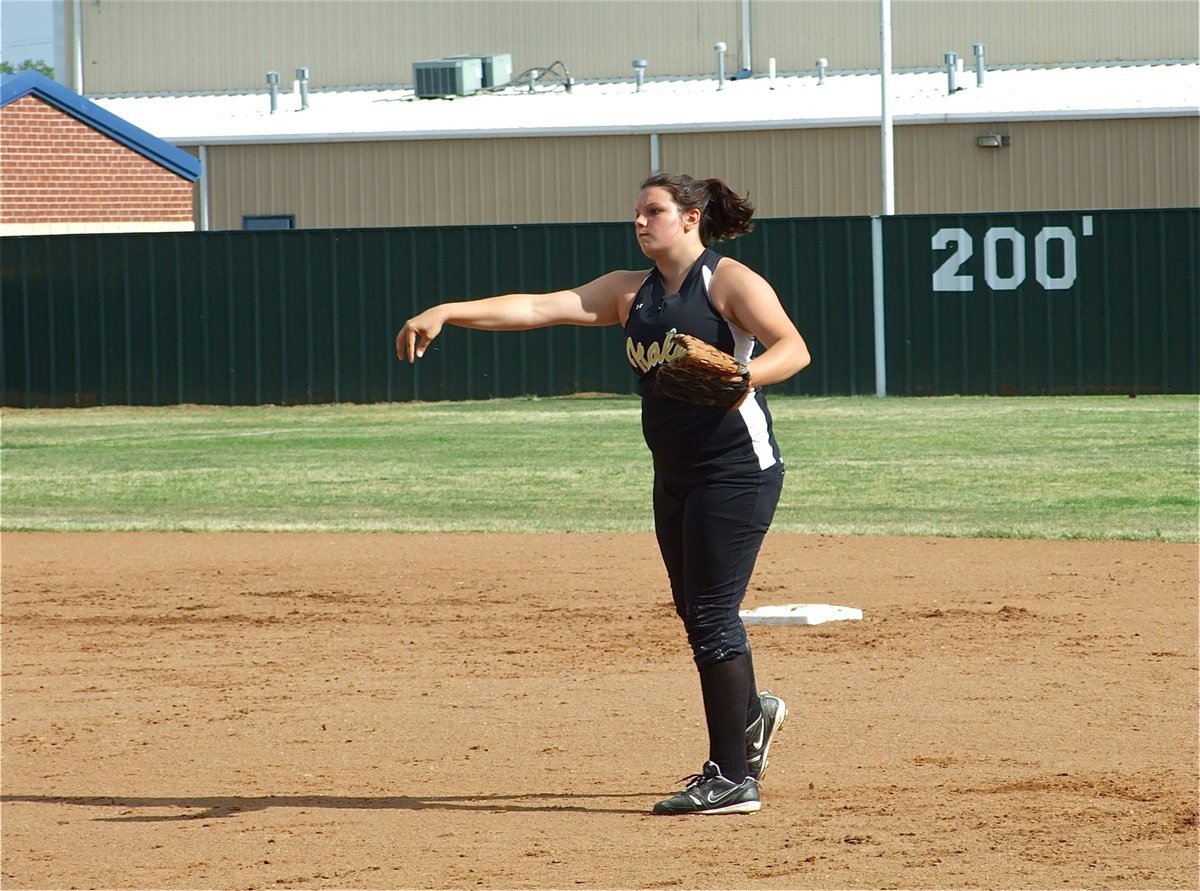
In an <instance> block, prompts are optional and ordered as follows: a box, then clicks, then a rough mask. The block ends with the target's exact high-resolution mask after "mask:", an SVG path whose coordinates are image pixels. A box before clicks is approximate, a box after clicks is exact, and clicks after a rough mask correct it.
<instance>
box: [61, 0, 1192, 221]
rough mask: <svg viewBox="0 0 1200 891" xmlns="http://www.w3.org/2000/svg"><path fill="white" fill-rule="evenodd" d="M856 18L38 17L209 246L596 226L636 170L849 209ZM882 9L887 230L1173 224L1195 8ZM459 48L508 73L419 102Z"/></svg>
mask: <svg viewBox="0 0 1200 891" xmlns="http://www.w3.org/2000/svg"><path fill="white" fill-rule="evenodd" d="M879 8H880V4H879V2H878V0H696V2H691V0H646V2H641V3H624V2H620V3H614V2H611V0H557V2H554V3H548V2H541V0H499V2H487V0H485V2H467V0H396V2H358V0H337V2H332V0H316V2H267V0H264V2H260V0H236V2H225V0H196V2H193V0H103V2H102V3H79V2H74V0H66V2H65V4H64V11H65V12H67V13H69V19H70V22H69V27H68V34H69V35H70V41H71V43H72V46H73V47H74V49H75V50H76V52H75V53H74V54H72V58H73V59H74V60H75V62H74V63H73V65H72V70H71V76H72V77H76V78H78V79H79V80H80V81H81V84H80V86H81V87H82V89H83V91H84V92H86V93H87V94H88V95H89V96H92V97H94V98H96V101H98V102H100V103H101V104H102V105H104V107H106V108H108V109H109V110H111V111H113V112H114V113H116V114H119V115H121V116H122V117H125V118H127V119H129V120H131V121H134V122H135V123H138V124H139V125H140V126H142V127H144V128H146V129H148V130H150V131H151V132H154V133H155V134H157V135H159V136H161V137H163V138H165V139H167V140H168V141H170V142H172V143H173V144H175V145H178V146H180V147H183V148H186V149H187V150H189V151H192V152H193V153H195V154H196V155H197V156H199V157H200V159H201V161H202V164H203V167H204V176H203V179H202V181H201V184H200V188H199V189H198V194H197V219H198V220H199V221H200V225H201V227H202V228H213V229H230V228H243V227H254V226H296V227H301V228H312V227H340V226H347V227H359V226H410V225H459V224H497V223H500V224H507V223H541V222H568V221H585V222H596V221H614V220H623V219H627V218H628V216H629V213H630V210H629V205H630V203H631V200H632V198H631V195H632V192H633V190H634V189H635V188H636V184H637V183H638V182H640V181H641V179H642V178H644V176H645V175H646V174H647V173H649V172H650V171H652V170H655V169H677V170H686V171H688V172H691V173H694V174H696V175H701V176H710V175H711V176H720V177H722V178H724V179H727V180H728V181H729V182H730V183H731V184H733V185H734V186H735V187H736V188H738V189H739V190H741V191H748V192H749V193H750V194H751V195H752V197H753V199H754V200H755V202H756V204H757V205H758V208H759V214H760V215H761V216H775V217H793V216H829V215H857V214H876V213H879V212H880V211H881V208H882V187H881V184H880V167H881V158H882V155H881V144H880V127H879V121H880V93H881V90H880V78H879V74H878V65H879V31H880V23H879ZM891 9H892V32H893V47H894V53H893V65H894V66H895V69H896V75H895V77H894V78H893V79H892V88H891V89H892V94H893V95H894V114H895V125H896V127H895V136H894V156H895V170H896V177H895V211H896V212H898V213H943V212H949V213H960V212H971V211H1022V210H1034V209H1036V210H1043V209H1059V208H1119V207H1146V208H1157V207H1175V206H1193V205H1196V204H1200V174H1198V173H1197V170H1198V169H1200V163H1198V161H1200V96H1198V94H1197V83H1198V82H1200V78H1198V77H1197V59H1198V58H1200V37H1198V36H1197V35H1198V34H1200V4H1196V3H1194V2H1191V0H1130V2H1125V0H1080V2H1070V3H1046V2H1044V0H989V2H987V3H973V2H960V0H892V3H891ZM615 10H619V12H620V14H619V15H618V14H614V11H615ZM76 36H78V38H79V39H78V40H75V37H76ZM722 44H723V45H724V46H725V51H724V52H723V53H722V52H718V51H717V50H716V47H717V46H719V45H722ZM197 48H203V50H202V51H201V50H198V49H197ZM472 53H483V54H485V57H495V56H507V57H510V58H511V62H512V76H511V80H510V81H509V82H508V83H507V84H500V85H499V86H494V87H493V88H490V89H489V88H485V87H483V85H482V84H479V85H478V87H479V88H478V89H477V88H475V87H471V88H469V89H464V90H462V92H464V93H470V95H455V97H454V98H452V99H434V98H424V97H421V98H418V94H419V92H420V91H419V90H414V86H415V85H416V80H417V78H416V76H415V72H416V70H417V67H418V66H419V65H421V64H422V63H428V62H433V63H438V62H443V61H445V60H449V59H452V58H453V57H461V56H463V55H470V54H472ZM635 60H642V61H645V62H646V63H647V64H646V66H644V67H642V66H639V67H638V68H635V67H634V66H633V62H634V61H635ZM948 60H952V61H949V62H948ZM820 61H824V63H825V64H823V65H819V64H818V63H819V62H820ZM977 63H978V64H979V65H980V66H981V71H982V79H981V78H980V75H979V74H977V72H976V64H977ZM268 72H274V73H275V77H274V78H271V79H274V80H276V81H277V83H276V84H273V85H268V77H269V75H268ZM772 72H773V73H774V75H775V76H772ZM272 105H273V106H274V109H275V110H274V113H272V111H271V107H272Z"/></svg>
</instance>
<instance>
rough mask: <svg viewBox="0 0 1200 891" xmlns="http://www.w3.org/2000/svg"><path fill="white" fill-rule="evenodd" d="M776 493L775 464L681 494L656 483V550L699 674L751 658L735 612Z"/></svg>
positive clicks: (779, 476)
mask: <svg viewBox="0 0 1200 891" xmlns="http://www.w3.org/2000/svg"><path fill="white" fill-rule="evenodd" d="M782 488H783V466H782V465H779V464H777V465H775V466H774V467H770V468H768V469H767V470H764V471H761V472H759V473H756V474H750V475H746V476H740V477H735V478H733V479H725V480H717V481H713V482H706V483H698V484H693V485H687V486H684V485H679V484H676V483H673V482H671V481H669V480H666V479H663V478H661V477H659V476H657V475H656V476H655V480H654V529H655V534H656V535H657V537H658V547H659V550H660V551H661V552H662V558H663V562H664V563H665V564H666V568H667V575H668V577H669V578H670V581H671V594H672V596H673V597H674V600H675V611H676V612H677V613H678V614H679V617H680V618H681V619H682V620H683V626H684V628H685V630H686V631H687V636H688V643H689V644H690V645H691V648H692V655H693V657H694V658H695V660H696V665H697V666H698V667H700V668H704V667H705V666H707V665H713V664H715V663H717V662H722V661H724V660H726V659H731V658H733V657H734V656H738V655H740V654H742V653H745V652H747V651H748V650H749V642H748V640H747V638H746V628H745V626H744V625H743V624H742V620H741V617H740V616H739V615H738V612H739V609H740V608H741V604H742V599H743V598H744V597H745V595H746V588H747V586H748V585H749V584H750V576H751V574H752V573H753V572H754V564H755V562H756V561H757V559H758V552H759V550H760V549H761V547H762V542H763V536H765V535H766V533H767V529H768V528H769V527H770V525H771V520H772V519H773V518H774V516H775V507H776V505H778V503H779V495H780V492H781V491H782Z"/></svg>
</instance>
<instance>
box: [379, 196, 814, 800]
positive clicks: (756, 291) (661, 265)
mask: <svg viewBox="0 0 1200 891" xmlns="http://www.w3.org/2000/svg"><path fill="white" fill-rule="evenodd" d="M752 215H753V206H752V205H751V204H750V203H749V202H748V201H747V200H745V199H743V198H740V197H739V196H738V195H737V194H736V193H735V192H734V191H733V190H732V189H730V188H729V186H727V185H726V184H725V183H723V182H721V181H720V180H716V179H708V180H696V179H693V178H692V177H689V176H686V175H681V174H666V173H661V174H656V175H654V176H652V177H650V178H649V179H647V180H646V181H645V182H644V183H643V184H642V187H641V190H640V193H639V195H638V201H637V205H636V209H635V218H634V227H635V230H636V234H637V239H638V244H639V246H640V247H641V249H642V252H643V253H644V254H645V255H646V256H647V257H648V258H650V259H651V260H653V261H654V268H653V269H651V270H650V271H649V272H646V271H644V270H643V271H630V270H620V271H615V272H610V273H607V274H606V275H602V276H600V277H599V278H597V279H594V280H593V281H591V282H588V283H587V284H585V285H581V286H579V287H577V288H572V289H569V290H564V291H554V292H550V293H547V294H505V295H501V296H498V297H490V298H486V299H483V300H472V301H466V302H456V303H443V304H440V305H438V306H434V307H432V308H430V309H428V310H425V311H424V312H422V313H421V314H419V315H417V316H415V317H414V318H412V319H410V320H409V321H408V322H407V323H406V324H405V325H404V327H403V328H402V329H401V330H400V333H399V334H398V335H397V337H396V352H397V355H398V356H399V357H400V358H402V359H407V360H408V361H409V362H413V361H415V360H416V359H417V358H419V357H421V356H423V355H424V354H425V351H426V350H427V349H428V348H429V344H430V343H431V342H432V341H433V339H434V338H435V337H437V336H438V334H439V333H440V332H441V329H442V327H443V326H444V325H447V324H452V325H458V326H461V327H467V328H477V329H486V330H504V331H516V330H528V329H532V328H539V327H544V326H548V325H557V324H573V325H613V324H620V325H622V326H623V327H624V330H625V334H626V355H627V356H628V358H629V361H630V363H631V365H632V366H633V368H634V370H635V372H636V373H637V374H638V375H639V380H638V392H639V393H640V395H641V397H642V431H643V435H644V437H645V440H646V444H647V446H648V447H649V449H650V452H651V455H652V456H653V461H654V491H653V504H654V526H655V534H656V536H657V540H658V545H659V549H660V551H661V554H662V558H663V562H664V564H665V566H666V569H667V575H668V578H669V580H670V584H671V593H672V596H673V599H674V603H675V610H676V612H677V613H678V615H679V617H680V618H681V619H682V621H683V626H684V629H685V631H686V633H687V639H688V643H689V645H690V647H691V651H692V656H693V659H694V661H695V664H696V667H697V669H698V671H699V675H700V688H701V693H702V698H703V702H704V712H705V720H706V724H707V728H708V760H706V761H705V762H704V765H703V767H702V768H701V771H700V773H698V774H695V775H693V776H691V777H688V778H687V786H686V788H685V789H684V790H683V791H681V792H680V793H678V794H676V795H673V796H671V797H669V798H666V799H664V800H663V801H660V802H659V803H658V804H656V805H655V806H654V812H655V813H659V814H728V813H750V812H753V811H757V810H758V809H759V808H760V806H761V803H760V795H759V785H758V783H759V780H760V779H761V777H762V775H763V773H764V772H765V770H766V767H767V754H768V751H769V749H770V746H771V742H772V740H773V737H774V734H775V732H776V731H777V730H778V729H779V727H780V725H781V724H782V723H783V720H784V718H785V717H786V715H787V709H786V706H785V705H784V703H783V700H782V699H780V698H779V697H777V696H773V695H771V694H769V693H762V694H760V693H759V692H758V690H757V687H756V685H755V680H754V666H753V661H752V658H751V653H750V644H749V640H748V639H747V636H746V630H745V627H744V626H743V624H742V621H741V618H740V616H739V608H740V606H741V603H742V599H743V597H744V596H745V593H746V588H747V586H748V585H749V582H750V576H751V573H752V572H753V569H754V563H755V561H756V559H757V557H758V553H759V549H760V548H761V546H762V541H763V536H764V535H765V534H766V532H767V529H768V527H769V526H770V524H771V520H772V517H773V516H774V513H775V507H776V504H777V503H778V501H779V495H780V490H781V487H782V484H783V461H782V459H781V457H780V453H779V446H778V443H777V442H776V441H775V436H774V433H773V432H772V429H771V415H770V412H769V410H768V408H767V402H766V399H765V397H764V395H763V393H762V390H761V387H763V386H765V385H767V384H772V383H778V382H780V381H783V380H786V379H787V378H789V377H791V376H792V375H794V374H795V373H796V372H798V371H800V370H801V369H802V368H804V367H805V366H807V365H808V363H809V361H810V357H809V352H808V347H807V345H806V344H805V342H804V338H803V337H802V336H801V335H800V332H799V331H797V330H796V327H795V325H794V324H793V323H792V321H791V320H790V319H789V318H788V316H787V314H786V312H785V311H784V309H783V307H782V305H781V304H780V302H779V298H778V296H777V295H776V294H775V291H774V290H773V289H772V288H771V286H770V285H769V284H768V283H767V282H766V280H765V279H763V278H762V277H761V276H760V275H758V274H757V273H755V272H753V271H752V270H751V269H749V268H748V267H747V266H745V265H743V264H742V263H739V262H738V261H736V260H734V259H732V258H729V257H722V256H720V255H719V254H717V253H715V252H713V251H712V250H710V249H709V248H708V245H709V244H712V243H714V242H717V241H720V240H722V239H725V238H733V237H736V236H738V235H741V234H744V233H746V232H749V231H750V228H751V217H752ZM676 332H678V333H684V334H691V335H693V336H696V337H699V338H702V339H703V340H705V341H707V342H709V343H711V344H713V345H715V346H717V347H719V348H721V349H723V350H725V351H726V352H728V353H730V354H731V355H733V356H734V357H735V358H736V359H738V360H739V361H741V362H742V363H744V364H745V366H746V368H747V369H748V371H749V385H750V387H749V390H748V391H747V394H746V397H745V398H744V399H743V400H742V401H741V402H740V403H739V404H738V405H737V406H736V407H735V408H734V409H733V410H731V411H725V410H724V409H720V408H716V409H714V408H709V407H702V406H699V405H694V404H692V403H690V402H686V401H682V400H679V399H672V398H668V397H665V396H662V395H659V394H657V393H656V392H655V388H654V377H655V374H656V372H657V369H658V367H659V366H660V365H661V364H662V362H663V361H664V360H665V358H666V355H667V353H668V352H669V349H668V345H669V342H670V338H671V336H672V335H673V334H675V333H676ZM756 343H757V344H761V345H762V346H763V347H764V350H763V352H761V353H760V354H759V355H758V356H753V351H754V348H755V345H756Z"/></svg>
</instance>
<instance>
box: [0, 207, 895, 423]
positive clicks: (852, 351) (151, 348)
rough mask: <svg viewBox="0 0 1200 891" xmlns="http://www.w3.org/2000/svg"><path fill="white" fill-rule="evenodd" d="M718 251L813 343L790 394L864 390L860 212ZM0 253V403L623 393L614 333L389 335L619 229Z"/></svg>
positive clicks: (584, 277) (601, 258)
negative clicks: (811, 356) (760, 281)
mask: <svg viewBox="0 0 1200 891" xmlns="http://www.w3.org/2000/svg"><path fill="white" fill-rule="evenodd" d="M729 247H730V248H731V250H730V251H729V253H730V254H731V255H742V256H745V257H746V258H747V261H748V262H752V263H755V264H756V265H758V266H760V267H762V268H763V269H764V271H765V272H766V273H767V274H768V275H769V276H771V277H773V279H774V281H775V284H776V287H777V289H778V290H779V293H780V295H781V297H782V299H783V300H784V301H785V304H786V305H787V306H788V308H789V310H790V311H791V312H792V313H793V314H794V316H795V317H796V318H797V320H798V321H799V323H800V324H801V325H802V326H805V327H811V329H812V331H813V335H814V336H815V337H816V338H817V340H818V341H819V342H818V343H815V344H814V349H815V351H816V353H817V355H818V356H821V357H822V358H823V360H824V361H823V362H822V363H819V364H818V365H817V370H816V372H815V373H814V374H810V375H808V376H803V377H801V378H798V379H797V380H796V381H795V382H794V383H792V384H789V385H788V386H789V387H790V388H791V389H790V391H791V392H797V393H847V392H858V391H859V389H860V388H861V387H862V386H864V385H867V386H869V382H870V380H871V377H872V374H873V371H872V368H873V366H872V361H873V359H872V356H871V340H870V328H869V326H870V317H869V314H870V306H871V292H870V270H869V269H864V268H862V267H861V265H860V264H858V263H856V262H855V261H856V260H858V259H859V258H861V256H863V254H864V252H869V235H868V234H867V227H866V222H865V221H863V220H833V221H817V220H765V221H763V222H762V223H760V224H759V227H758V229H757V231H756V232H755V233H753V234H752V235H750V236H748V237H747V238H745V239H743V240H740V241H738V242H732V243H730V245H729ZM0 265H2V266H3V278H2V279H0V288H2V293H0V298H2V299H0V304H2V306H0V327H2V329H3V344H4V361H3V393H4V404H5V405H13V406H28V407H33V406H85V405H108V404H132V405H165V404H174V403H203V404H227V405H238V404H260V403H280V404H293V403H325V402H381V401H393V400H413V399H420V400H443V399H483V398H491V397H505V396H520V395H556V394H565V393H576V392H586V391H600V392H617V393H625V392H631V391H632V387H633V383H634V377H633V373H632V372H631V370H630V369H629V367H628V365H627V363H626V361H625V358H624V339H623V337H622V335H621V333H620V332H619V331H617V330H616V329H615V328H610V329H593V328H555V329H544V330H538V331H530V332H521V333H492V332H479V331H464V330H461V329H453V328H452V329H448V330H447V331H445V332H444V334H443V335H442V337H441V338H439V340H438V341H437V342H436V344H435V347H436V348H435V349H433V350H431V351H430V353H429V355H428V356H426V357H425V359H423V360H422V361H421V362H419V363H417V364H416V366H413V367H410V366H408V365H407V364H402V363H400V362H398V361H397V360H396V358H395V355H394V351H393V342H394V338H395V335H396V332H397V330H398V329H399V327H400V326H401V325H402V324H403V323H404V321H405V319H407V318H409V317H410V316H411V315H413V314H415V313H416V312H417V311H419V310H420V309H423V308H425V307H427V306H429V305H431V304H433V303H435V302H438V301H441V300H446V299H467V298H472V297H482V296H487V295H489V294H496V293H505V292H510V291H518V290H519V291H544V290H553V289H557V288H562V287H568V286H572V285H576V284H581V283H583V282H585V281H588V280H590V279H592V278H595V277H596V276H598V275H600V274H602V273H604V272H607V271H609V270H611V269H620V268H625V269H638V268H645V267H646V266H647V261H646V259H645V257H643V256H642V255H641V252H640V251H639V250H638V248H637V245H636V242H635V241H634V239H633V238H632V230H631V227H630V226H629V225H628V224H591V225H546V226H488V227H444V228H414V229H360V230H341V229H338V230H312V229H301V230H293V231H267V232H262V231H258V232H212V233H170V234H138V235H77V236H30V237H17V238H6V239H4V240H3V244H2V245H0ZM864 322H865V323H866V325H867V327H866V329H865V332H866V333H865V334H864V333H863V331H864V329H863V323H864ZM826 344H828V349H825V345H826ZM825 357H828V358H825Z"/></svg>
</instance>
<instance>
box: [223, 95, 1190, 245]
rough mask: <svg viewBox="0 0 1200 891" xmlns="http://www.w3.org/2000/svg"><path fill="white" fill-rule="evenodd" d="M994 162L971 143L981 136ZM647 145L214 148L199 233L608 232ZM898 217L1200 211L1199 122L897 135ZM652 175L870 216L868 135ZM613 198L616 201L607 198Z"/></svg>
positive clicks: (823, 212)
mask: <svg viewBox="0 0 1200 891" xmlns="http://www.w3.org/2000/svg"><path fill="white" fill-rule="evenodd" d="M993 131H994V132H998V133H1002V134H1004V135H1006V136H1009V137H1010V140H1011V144H1010V145H1008V146H1007V147H1005V148H1000V149H987V148H980V147H979V146H978V145H977V144H976V138H977V137H978V136H980V135H982V134H984V133H988V132H993ZM650 142H651V140H650V137H649V136H646V135H642V136H591V137H530V138H522V139H464V140H428V141H426V140H409V141H403V142H342V143H322V144H302V145H295V144H285V145H242V146H211V147H209V149H208V160H207V167H206V169H207V174H206V175H207V179H208V182H209V186H208V188H209V194H210V217H209V227H210V228H214V229H225V228H230V229H239V228H241V226H242V216H243V215H244V214H276V213H287V214H294V215H295V218H296V225H297V226H299V227H301V228H340V227H348V226H428V225H439V226H449V225H473V224H484V225H494V224H510V223H514V224H525V223H557V222H571V221H580V222H616V221H626V220H628V219H629V218H630V214H631V212H632V206H633V201H634V197H635V194H634V193H635V190H636V188H637V184H638V183H640V182H641V181H642V179H644V178H645V177H646V176H647V175H648V174H649V173H650V170H651V160H650V158H651V154H650ZM895 146H896V178H895V182H896V208H897V211H898V212H899V213H966V212H972V211H982V210H995V211H1026V210H1042V209H1067V208H1080V207H1118V208H1119V207H1144V208H1149V207H1191V206H1195V205H1197V204H1200V168H1198V166H1197V164H1196V163H1195V162H1196V158H1197V157H1200V127H1197V125H1196V119H1195V118H1139V119H1132V120H1120V121H1042V122H1036V123H1034V122H1018V123H1008V124H995V123H991V122H987V121H981V122H979V123H978V124H974V125H971V124H953V125H950V124H929V125H918V126H901V127H897V128H896V130H895ZM659 151H660V165H661V166H662V167H663V168H664V169H668V170H684V171H687V172H689V173H692V174H693V175H695V176H701V177H704V176H718V177H721V178H722V179H724V180H726V181H727V182H729V183H730V184H732V185H733V186H734V187H735V188H736V189H738V191H740V192H742V193H745V192H747V191H748V192H749V193H750V195H751V198H752V200H754V202H755V203H756V205H757V207H758V212H759V215H760V216H763V217H809V216H853V215H860V214H862V215H865V214H872V213H879V212H880V210H881V205H882V198H881V187H880V172H879V171H880V161H879V158H880V147H879V130H878V128H876V127H842V128H829V129H800V130H760V131H745V132H731V133H665V134H662V135H661V136H660V137H659ZM614 184H616V186H615V187H614Z"/></svg>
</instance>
